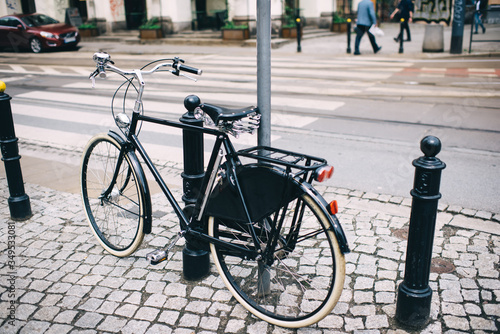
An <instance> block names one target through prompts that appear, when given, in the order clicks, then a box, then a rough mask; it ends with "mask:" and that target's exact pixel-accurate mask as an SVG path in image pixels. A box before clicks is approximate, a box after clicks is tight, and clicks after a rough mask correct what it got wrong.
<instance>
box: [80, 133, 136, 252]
mask: <svg viewBox="0 0 500 334" xmlns="http://www.w3.org/2000/svg"><path fill="white" fill-rule="evenodd" d="M120 150H121V144H120V143H119V142H118V141H116V140H115V139H114V138H112V137H111V136H109V135H107V134H100V135H97V136H95V137H93V138H92V139H91V140H90V142H89V143H88V144H87V147H86V148H85V150H84V154H83V159H82V166H81V188H82V199H83V205H84V208H85V214H86V216H87V219H88V221H89V224H90V227H91V229H92V232H93V233H94V235H95V237H96V238H97V240H98V241H99V243H100V244H101V245H102V246H103V247H104V248H105V249H106V250H107V251H108V252H110V253H111V254H113V255H115V256H119V257H124V256H128V255H130V254H132V253H133V252H134V251H135V250H136V249H137V248H138V247H139V246H140V244H141V242H142V239H143V237H144V233H143V226H144V203H145V201H144V196H145V195H144V189H142V187H141V184H140V183H139V182H138V181H137V180H138V179H137V170H136V168H137V167H136V166H137V164H139V162H138V161H137V158H136V156H135V154H134V153H133V152H129V153H126V154H124V156H123V158H122V159H119V157H120ZM119 160H121V164H120V166H119V167H118V171H117V177H116V182H115V183H114V184H113V185H112V187H111V182H112V181H113V175H114V173H115V170H116V168H117V164H118V163H119ZM110 187H111V189H110ZM106 192H107V193H109V194H106Z"/></svg>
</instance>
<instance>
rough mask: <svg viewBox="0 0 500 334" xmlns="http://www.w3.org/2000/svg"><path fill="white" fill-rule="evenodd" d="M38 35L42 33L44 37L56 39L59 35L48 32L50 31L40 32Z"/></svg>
mask: <svg viewBox="0 0 500 334" xmlns="http://www.w3.org/2000/svg"><path fill="white" fill-rule="evenodd" d="M40 35H42V36H43V37H45V38H53V39H58V38H59V36H57V35H54V34H53V33H50V32H46V31H42V32H40Z"/></svg>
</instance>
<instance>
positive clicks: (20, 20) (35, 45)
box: [0, 14, 80, 53]
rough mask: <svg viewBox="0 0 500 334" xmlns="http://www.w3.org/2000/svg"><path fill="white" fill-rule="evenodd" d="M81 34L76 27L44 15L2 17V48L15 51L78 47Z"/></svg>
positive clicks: (35, 51) (0, 19)
mask: <svg viewBox="0 0 500 334" xmlns="http://www.w3.org/2000/svg"><path fill="white" fill-rule="evenodd" d="M79 42H80V34H79V33H78V29H77V28H76V27H74V26H71V25H68V24H65V23H60V22H59V21H57V20H55V19H53V18H51V17H49V16H47V15H43V14H20V15H17V14H16V15H7V16H3V17H0V47H1V48H13V49H14V50H16V51H17V50H18V49H20V48H22V49H29V50H31V51H32V52H34V53H39V52H41V51H42V50H47V49H57V48H68V47H70V48H71V47H72V48H74V47H76V45H77V44H78V43H79Z"/></svg>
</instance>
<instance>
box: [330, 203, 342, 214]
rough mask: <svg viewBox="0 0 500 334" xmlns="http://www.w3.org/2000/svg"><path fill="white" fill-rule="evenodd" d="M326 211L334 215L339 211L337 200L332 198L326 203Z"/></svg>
mask: <svg viewBox="0 0 500 334" xmlns="http://www.w3.org/2000/svg"><path fill="white" fill-rule="evenodd" d="M328 211H329V212H330V214H332V215H336V214H337V212H339V205H338V204H337V201H335V200H333V201H331V202H330V204H328Z"/></svg>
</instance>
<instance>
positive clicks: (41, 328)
mask: <svg viewBox="0 0 500 334" xmlns="http://www.w3.org/2000/svg"><path fill="white" fill-rule="evenodd" d="M49 327H50V322H46V321H36V320H31V321H28V323H27V324H26V325H25V326H24V327H23V328H22V329H21V331H20V332H19V333H20V334H32V333H43V332H45V331H46V330H47V329H48V328H49Z"/></svg>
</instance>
